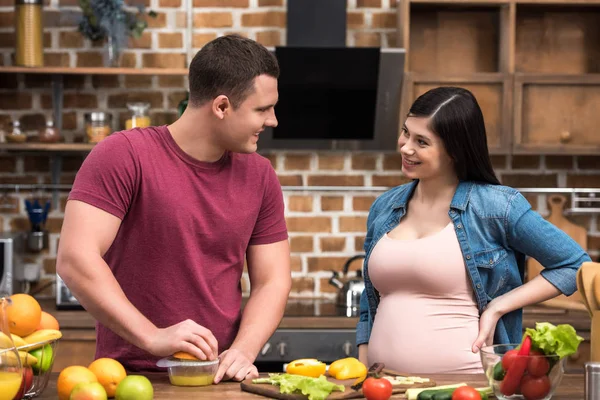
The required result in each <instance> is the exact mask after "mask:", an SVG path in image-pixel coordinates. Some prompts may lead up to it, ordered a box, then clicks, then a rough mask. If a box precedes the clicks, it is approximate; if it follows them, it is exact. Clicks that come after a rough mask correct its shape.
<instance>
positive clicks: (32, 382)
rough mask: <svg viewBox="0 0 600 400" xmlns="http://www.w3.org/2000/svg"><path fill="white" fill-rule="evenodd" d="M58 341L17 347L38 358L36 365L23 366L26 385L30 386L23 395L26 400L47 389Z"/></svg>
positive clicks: (46, 341) (53, 340)
mask: <svg viewBox="0 0 600 400" xmlns="http://www.w3.org/2000/svg"><path fill="white" fill-rule="evenodd" d="M58 341H59V339H52V340H45V341H42V342H38V343H33V344H28V345H26V346H20V347H17V350H19V351H24V352H27V353H29V354H32V355H33V356H34V357H36V358H37V363H36V364H35V365H33V366H25V365H23V376H24V378H25V384H27V385H28V386H29V387H28V389H26V390H25V394H24V395H23V398H24V399H32V398H34V397H37V396H39V395H40V394H42V392H43V391H44V389H46V386H47V385H48V379H49V378H50V373H51V372H52V367H53V365H54V359H55V357H56V350H57V349H58Z"/></svg>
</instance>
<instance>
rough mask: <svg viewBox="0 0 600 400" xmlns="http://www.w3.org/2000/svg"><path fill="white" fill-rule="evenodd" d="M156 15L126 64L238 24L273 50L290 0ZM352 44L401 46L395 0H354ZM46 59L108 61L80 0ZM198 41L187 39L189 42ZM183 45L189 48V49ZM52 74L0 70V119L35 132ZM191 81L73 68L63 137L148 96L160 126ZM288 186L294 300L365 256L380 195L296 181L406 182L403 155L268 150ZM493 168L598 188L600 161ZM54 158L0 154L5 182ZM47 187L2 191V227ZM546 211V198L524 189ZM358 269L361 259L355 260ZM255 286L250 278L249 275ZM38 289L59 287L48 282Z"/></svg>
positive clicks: (47, 257) (242, 0)
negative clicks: (84, 23) (83, 21)
mask: <svg viewBox="0 0 600 400" xmlns="http://www.w3.org/2000/svg"><path fill="white" fill-rule="evenodd" d="M187 1H193V15H192V18H191V20H192V22H193V29H192V32H191V33H192V34H191V38H188V30H187V29H186V28H187V18H186V11H185V10H186V6H187ZM145 2H146V5H148V6H150V8H151V9H153V10H155V11H156V12H157V13H158V18H157V19H155V20H150V28H149V29H148V30H147V31H146V32H145V33H144V34H143V35H142V37H141V38H140V39H137V40H132V41H131V43H130V46H129V48H128V49H127V50H126V51H125V52H124V54H123V59H122V65H123V66H131V67H133V66H135V67H185V66H186V65H187V60H188V59H189V55H190V54H192V55H193V54H194V53H195V51H196V50H198V49H199V48H200V47H201V46H202V45H203V44H204V43H206V42H207V41H209V40H211V39H213V38H215V37H217V36H218V35H222V34H226V33H231V32H236V33H241V34H243V35H246V36H248V37H251V38H253V39H256V40H258V41H259V42H261V43H263V44H265V45H267V46H275V45H279V44H285V1H284V0H145ZM13 4H14V2H13V1H12V0H0V64H4V65H11V59H12V57H13V47H14V31H13V28H12V21H13V18H14V14H13ZM348 4H349V9H348V27H349V30H348V37H347V43H348V45H350V46H364V45H368V46H373V45H374V46H379V45H380V46H383V47H386V46H394V44H395V43H394V35H395V24H396V17H395V9H394V7H395V1H394V0H349V1H348ZM45 14H46V19H45V21H46V22H45V27H46V28H45V31H44V41H45V48H46V49H45V61H46V64H47V65H53V66H71V67H74V66H101V63H102V53H101V50H102V47H101V45H99V44H94V43H90V42H88V41H87V40H84V39H83V38H82V37H81V36H80V35H79V33H77V31H76V28H75V26H76V16H77V14H78V7H77V1H76V0H49V1H48V0H46V8H45ZM190 46H191V47H190ZM188 48H190V49H191V50H190V51H188ZM50 82H51V77H49V76H44V75H13V76H9V75H0V126H4V128H5V129H6V126H7V123H8V122H10V120H11V119H13V118H18V119H20V121H21V123H22V127H23V128H24V129H25V130H26V131H28V133H29V134H30V135H32V136H33V135H35V130H36V129H38V128H39V127H40V126H43V123H44V120H45V118H46V117H47V116H50V115H51V112H52V99H51V91H50ZM186 84H187V82H186V79H185V78H184V77H163V76H160V77H158V76H153V77H145V76H139V77H138V76H66V77H65V92H64V99H63V100H64V113H63V123H64V127H63V128H64V130H63V133H64V135H65V137H66V138H67V139H68V140H76V141H77V140H81V139H82V131H83V114H84V113H85V112H89V111H91V110H104V111H107V110H109V111H110V112H111V113H112V114H113V118H114V121H115V124H114V126H113V128H114V129H122V128H123V124H124V120H125V119H126V117H127V115H128V114H127V110H126V107H125V103H126V102H127V101H134V100H145V101H149V102H150V103H151V104H152V112H151V116H152V119H153V123H155V124H165V123H170V122H171V121H173V119H174V118H175V117H176V107H177V104H178V103H179V101H180V100H181V99H182V98H183V96H184V95H185V88H186ZM265 155H266V156H267V157H269V159H270V160H271V162H272V163H273V166H274V167H275V169H276V171H277V173H278V176H279V178H280V182H281V184H282V186H283V189H284V196H285V203H286V217H287V222H288V228H289V232H290V243H291V248H292V269H293V280H294V287H293V295H294V296H333V295H334V293H335V289H334V288H333V287H332V286H330V285H329V284H328V283H327V281H328V279H329V277H330V276H331V272H330V270H340V269H341V267H342V265H343V263H344V261H345V260H346V259H347V258H348V257H350V256H352V255H354V254H357V253H361V252H362V243H363V237H364V229H365V221H366V217H367V213H368V209H369V206H370V205H371V203H372V201H373V199H374V198H375V197H376V196H377V195H379V194H380V193H381V192H380V191H364V190H359V189H356V190H352V189H348V190H323V191H310V190H307V191H297V190H290V189H289V188H288V187H290V186H294V187H296V186H307V187H311V186H331V187H336V186H344V187H351V188H352V187H356V188H360V187H373V186H384V187H390V186H395V185H398V184H401V183H404V182H405V178H404V177H403V176H402V174H401V172H400V161H399V158H398V156H397V155H396V154H391V153H348V152H321V153H317V154H312V153H308V152H296V151H294V152H291V151H280V152H269V153H265ZM83 158H84V156H83V155H73V156H68V157H65V158H64V159H63V174H62V176H61V183H65V184H70V183H72V181H73V178H74V176H75V173H76V171H77V170H78V168H79V166H80V165H81V162H82V160H83ZM493 161H494V166H495V168H496V171H497V172H498V175H499V176H500V177H501V180H502V181H503V183H505V184H507V185H511V186H514V187H551V188H553V187H600V166H599V165H600V157H589V156H588V157H576V156H569V155H565V156H514V157H513V156H495V157H493ZM50 164H51V157H50V156H49V155H13V154H2V155H0V184H3V183H50V172H49V171H50ZM33 195H42V196H49V193H27V192H23V191H21V192H19V193H14V192H11V191H8V192H4V193H0V227H2V229H4V230H5V231H23V230H27V229H29V226H28V221H27V217H26V213H25V211H24V206H23V201H24V199H25V198H28V197H31V196H33ZM65 197H66V193H62V201H61V204H60V207H59V208H58V209H56V210H53V211H52V213H51V215H50V218H49V222H48V226H47V228H48V230H49V231H50V246H49V247H50V248H49V249H48V250H47V251H44V252H43V253H41V254H38V255H33V254H32V255H28V257H27V260H26V261H28V262H36V263H38V264H40V265H41V266H42V267H43V279H42V281H40V282H39V283H37V284H36V285H34V286H33V290H36V288H41V287H43V286H44V285H46V283H48V282H50V281H51V280H52V279H53V277H54V275H53V274H54V273H55V259H56V245H57V243H58V240H59V233H60V228H61V223H62V216H63V210H64V203H65ZM528 198H529V200H530V201H531V202H532V204H533V205H534V207H535V208H536V209H538V210H539V211H540V212H541V213H542V214H545V213H546V212H547V210H546V206H545V197H544V196H539V197H534V196H528ZM570 218H571V219H572V220H573V221H575V222H577V223H579V224H582V225H583V226H585V227H586V228H587V229H588V231H589V233H590V240H589V247H590V253H591V254H592V255H593V256H594V257H597V256H598V255H599V254H600V253H599V249H600V231H599V230H598V228H597V227H598V226H599V224H598V222H599V221H598V220H597V219H596V218H597V217H596V216H592V215H589V214H585V215H584V214H581V215H573V216H571V217H570ZM359 267H360V262H356V263H354V264H353V265H352V266H351V269H352V270H356V269H358V268H359ZM242 284H243V287H244V290H247V289H248V278H247V276H246V275H245V276H244V278H243V281H242ZM41 295H42V296H43V295H48V296H49V295H52V286H50V287H49V289H47V290H45V291H42V292H41Z"/></svg>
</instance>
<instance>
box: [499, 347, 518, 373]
mask: <svg viewBox="0 0 600 400" xmlns="http://www.w3.org/2000/svg"><path fill="white" fill-rule="evenodd" d="M517 354H519V350H517V349H513V350H509V351H507V352H506V353H504V357H502V368H504V370H505V371H508V369H509V368H510V366H511V365H512V363H513V362H514V361H515V358H516V357H517Z"/></svg>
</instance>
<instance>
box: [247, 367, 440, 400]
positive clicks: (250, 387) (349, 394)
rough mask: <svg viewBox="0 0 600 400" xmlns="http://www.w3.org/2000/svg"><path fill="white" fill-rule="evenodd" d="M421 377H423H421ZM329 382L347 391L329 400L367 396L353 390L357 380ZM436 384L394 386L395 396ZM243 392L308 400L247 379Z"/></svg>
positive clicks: (299, 395)
mask: <svg viewBox="0 0 600 400" xmlns="http://www.w3.org/2000/svg"><path fill="white" fill-rule="evenodd" d="M382 375H389V376H408V375H405V374H399V373H396V372H393V371H391V370H387V369H384V370H383V372H382ZM263 376H264V377H267V376H268V375H267V374H261V378H262V377H263ZM419 376H421V375H419ZM421 377H422V378H427V377H426V376H421ZM327 380H329V381H330V382H333V383H335V384H337V385H344V386H345V387H346V390H344V391H343V392H332V393H331V394H330V395H329V396H328V397H327V400H336V399H363V398H364V397H365V396H364V395H363V393H362V390H361V391H356V390H354V389H352V388H351V386H352V384H353V383H354V381H355V380H356V379H349V380H345V381H340V380H338V379H333V378H331V377H328V378H327ZM435 385H436V383H435V382H434V381H433V380H432V381H430V382H425V383H415V384H412V385H394V386H393V392H392V393H393V394H399V393H404V392H406V389H409V388H424V387H433V386H435ZM241 386H242V390H243V391H245V392H249V393H254V394H259V395H261V396H265V397H269V398H271V399H282V400H306V399H307V397H306V396H304V395H302V394H283V393H281V392H280V391H279V386H275V385H271V384H268V383H252V379H246V380H245V381H243V382H242V383H241Z"/></svg>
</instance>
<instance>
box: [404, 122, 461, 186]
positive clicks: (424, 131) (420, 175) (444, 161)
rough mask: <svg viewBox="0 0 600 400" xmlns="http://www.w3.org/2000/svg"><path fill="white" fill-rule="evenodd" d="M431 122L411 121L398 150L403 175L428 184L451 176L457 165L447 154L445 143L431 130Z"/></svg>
mask: <svg viewBox="0 0 600 400" xmlns="http://www.w3.org/2000/svg"><path fill="white" fill-rule="evenodd" d="M428 123H429V119H428V118H421V117H408V118H407V119H406V122H405V123H404V126H403V127H402V132H401V133H400V138H399V139H398V148H399V150H400V154H401V155H402V173H403V174H404V175H405V176H406V177H407V178H410V179H420V180H428V179H434V178H439V177H442V176H446V175H448V174H452V175H453V176H456V173H455V172H454V163H453V162H452V159H451V158H450V156H449V155H448V153H447V152H446V148H445V147H444V143H443V142H442V140H441V139H440V138H439V137H438V135H436V134H435V133H433V132H432V131H430V130H429V128H428V126H427V125H428Z"/></svg>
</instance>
